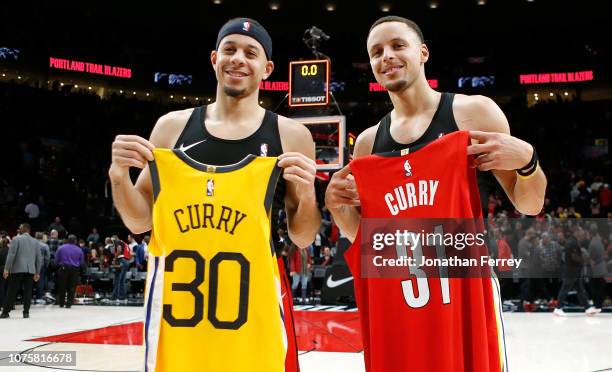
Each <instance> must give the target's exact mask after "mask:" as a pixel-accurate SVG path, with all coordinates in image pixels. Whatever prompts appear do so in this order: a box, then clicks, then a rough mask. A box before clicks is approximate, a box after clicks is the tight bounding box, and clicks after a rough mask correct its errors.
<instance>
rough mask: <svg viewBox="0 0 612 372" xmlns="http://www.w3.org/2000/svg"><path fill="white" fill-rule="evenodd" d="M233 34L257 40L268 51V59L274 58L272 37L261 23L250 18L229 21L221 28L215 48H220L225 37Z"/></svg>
mask: <svg viewBox="0 0 612 372" xmlns="http://www.w3.org/2000/svg"><path fill="white" fill-rule="evenodd" d="M232 34H241V35H246V36H250V37H252V38H253V39H255V40H257V41H258V42H259V44H261V46H262V47H263V49H264V51H265V52H266V57H267V58H268V60H271V59H272V39H271V38H270V35H269V34H268V31H266V29H265V28H264V27H263V26H262V25H260V24H259V23H257V22H255V21H253V20H252V19H249V18H236V19H232V20H231V21H228V22H227V23H226V24H224V25H223V27H221V30H219V34H218V35H217V44H216V47H215V49H219V44H220V43H221V40H223V38H224V37H226V36H227V35H232Z"/></svg>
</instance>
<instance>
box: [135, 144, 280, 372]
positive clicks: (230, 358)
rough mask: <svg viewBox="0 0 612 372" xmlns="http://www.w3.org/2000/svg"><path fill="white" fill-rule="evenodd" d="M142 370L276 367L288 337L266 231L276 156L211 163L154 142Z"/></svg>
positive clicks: (231, 371)
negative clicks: (150, 229) (229, 163)
mask: <svg viewBox="0 0 612 372" xmlns="http://www.w3.org/2000/svg"><path fill="white" fill-rule="evenodd" d="M153 155H154V158H155V160H154V161H152V162H150V163H149V169H150V171H151V178H152V182H153V189H154V199H155V200H154V204H153V232H152V236H151V242H150V244H149V251H150V253H151V255H152V256H151V257H150V259H149V270H148V277H147V291H146V292H147V295H146V298H145V306H146V319H145V346H146V350H145V354H146V367H145V370H146V371H148V372H162V371H164V372H169V371H181V372H189V371H198V372H199V371H209V372H221V371H222V372H245V371H262V372H277V371H278V372H281V371H284V364H285V353H286V348H287V337H286V334H285V327H284V325H283V306H282V299H281V295H280V277H279V272H278V265H277V263H276V257H275V253H274V249H273V247H272V244H271V243H272V242H271V236H270V208H271V205H272V199H273V195H274V189H275V186H276V181H277V179H278V176H279V174H280V168H278V167H277V166H276V163H277V158H265V157H256V156H253V155H249V156H247V157H246V158H244V159H243V160H242V161H240V162H239V163H236V164H233V165H228V166H210V165H205V164H202V163H198V162H196V161H195V160H193V159H191V158H189V157H188V156H187V155H185V153H183V152H182V151H180V150H170V149H155V150H154V151H153Z"/></svg>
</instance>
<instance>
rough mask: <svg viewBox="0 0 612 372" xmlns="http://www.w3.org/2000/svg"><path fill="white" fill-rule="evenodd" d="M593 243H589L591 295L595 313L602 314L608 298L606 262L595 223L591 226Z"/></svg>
mask: <svg viewBox="0 0 612 372" xmlns="http://www.w3.org/2000/svg"><path fill="white" fill-rule="evenodd" d="M590 232H591V242H590V243H589V249H588V251H589V259H590V268H591V281H590V287H591V294H592V295H593V306H594V308H595V311H597V312H600V311H601V308H602V306H603V301H604V298H605V296H606V279H605V278H606V274H607V273H606V271H607V270H606V261H605V256H604V245H603V242H602V239H601V236H600V235H599V228H598V227H597V225H596V224H595V223H593V224H592V225H591V226H590Z"/></svg>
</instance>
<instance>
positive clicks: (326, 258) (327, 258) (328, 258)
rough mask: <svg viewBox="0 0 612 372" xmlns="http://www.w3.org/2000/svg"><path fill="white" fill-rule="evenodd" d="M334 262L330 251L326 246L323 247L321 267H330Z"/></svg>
mask: <svg viewBox="0 0 612 372" xmlns="http://www.w3.org/2000/svg"><path fill="white" fill-rule="evenodd" d="M333 262H334V257H332V254H331V249H330V248H329V247H328V246H324V247H323V261H322V262H321V265H323V266H331V264H332V263H333Z"/></svg>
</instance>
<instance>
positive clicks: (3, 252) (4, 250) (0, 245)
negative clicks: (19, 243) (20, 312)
mask: <svg viewBox="0 0 612 372" xmlns="http://www.w3.org/2000/svg"><path fill="white" fill-rule="evenodd" d="M8 252H9V241H8V239H7V238H6V237H4V236H2V237H0V272H4V265H5V264H6V257H7V256H8ZM7 283H8V282H7V280H6V279H4V275H0V307H1V306H2V304H4V297H5V296H6V285H7Z"/></svg>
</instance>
